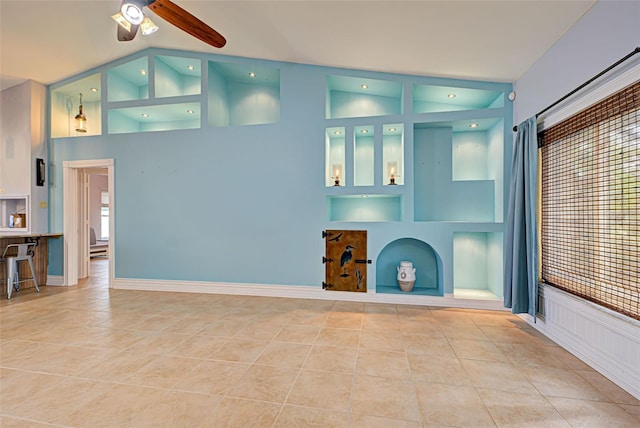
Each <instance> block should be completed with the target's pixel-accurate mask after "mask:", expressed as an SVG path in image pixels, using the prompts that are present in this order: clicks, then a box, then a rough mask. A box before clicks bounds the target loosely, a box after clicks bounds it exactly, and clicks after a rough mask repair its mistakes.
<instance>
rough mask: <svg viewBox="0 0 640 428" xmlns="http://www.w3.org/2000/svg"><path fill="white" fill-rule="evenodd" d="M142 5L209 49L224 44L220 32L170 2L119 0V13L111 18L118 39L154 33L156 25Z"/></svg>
mask: <svg viewBox="0 0 640 428" xmlns="http://www.w3.org/2000/svg"><path fill="white" fill-rule="evenodd" d="M145 6H146V7H148V8H149V9H151V10H152V11H153V12H154V13H155V14H156V15H158V16H160V17H161V18H163V19H164V20H165V21H167V22H169V23H170V24H173V25H175V26H176V27H178V28H180V29H181V30H183V31H185V32H187V33H189V34H191V35H192V36H193V37H196V38H198V39H200V40H202V41H203V42H205V43H207V44H209V45H211V46H213V47H216V48H221V47H223V46H224V45H225V44H226V43H227V40H226V39H225V38H224V37H223V36H222V35H221V34H220V33H218V32H217V31H216V30H214V29H213V28H211V27H209V26H208V25H207V24H205V23H204V22H202V21H201V20H200V19H198V18H196V17H195V16H193V15H192V14H190V13H189V12H187V11H186V10H184V9H183V8H181V7H180V6H178V5H177V4H175V3H173V2H172V1H171V0H122V3H121V4H120V11H119V12H118V13H116V14H115V15H113V16H112V18H113V19H115V20H116V22H117V23H118V24H119V25H118V40H120V41H121V42H128V41H130V40H133V39H134V37H135V36H136V34H137V33H138V29H140V32H141V33H142V34H143V35H145V36H146V35H148V34H151V33H154V32H156V31H157V30H158V26H157V25H155V24H154V23H153V22H152V21H151V19H150V18H149V17H148V16H146V15H145V14H144V12H143V8H144V7H145Z"/></svg>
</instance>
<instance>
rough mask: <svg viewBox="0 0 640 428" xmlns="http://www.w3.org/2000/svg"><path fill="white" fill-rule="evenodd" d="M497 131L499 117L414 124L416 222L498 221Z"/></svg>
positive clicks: (501, 135) (499, 139)
mask: <svg viewBox="0 0 640 428" xmlns="http://www.w3.org/2000/svg"><path fill="white" fill-rule="evenodd" d="M503 130H504V120H503V119H502V118H488V119H478V120H475V119H468V120H456V121H447V122H430V123H417V124H415V125H414V156H413V160H414V171H415V174H414V211H415V212H414V216H415V217H414V218H415V220H416V221H465V222H487V223H494V222H501V221H502V217H503V214H502V212H503V202H502V201H503V187H504V171H503V166H502V159H503V142H504V131H503ZM434 201H437V202H434Z"/></svg>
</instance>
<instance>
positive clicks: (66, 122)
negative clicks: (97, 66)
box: [49, 73, 102, 138]
mask: <svg viewBox="0 0 640 428" xmlns="http://www.w3.org/2000/svg"><path fill="white" fill-rule="evenodd" d="M100 76H101V75H100V73H97V74H93V75H91V76H87V77H85V78H82V79H78V80H76V81H73V82H70V83H67V84H65V85H62V86H59V87H57V88H53V89H52V90H51V99H50V104H49V105H50V106H51V138H61V137H74V136H84V135H100V134H101V133H102V107H101V100H102V87H101V84H100ZM80 94H82V114H83V115H84V116H85V118H86V124H85V128H84V130H85V131H84V132H82V131H80V132H79V131H76V123H75V117H76V116H77V115H79V113H80Z"/></svg>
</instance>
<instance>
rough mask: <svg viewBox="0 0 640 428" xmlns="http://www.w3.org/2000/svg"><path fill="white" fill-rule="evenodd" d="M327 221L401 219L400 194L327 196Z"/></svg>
mask: <svg viewBox="0 0 640 428" xmlns="http://www.w3.org/2000/svg"><path fill="white" fill-rule="evenodd" d="M327 213H328V218H329V221H373V222H376V221H401V220H402V196H400V195H369V194H362V195H332V196H327Z"/></svg>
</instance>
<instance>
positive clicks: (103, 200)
mask: <svg viewBox="0 0 640 428" xmlns="http://www.w3.org/2000/svg"><path fill="white" fill-rule="evenodd" d="M100 237H101V239H109V192H100Z"/></svg>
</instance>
